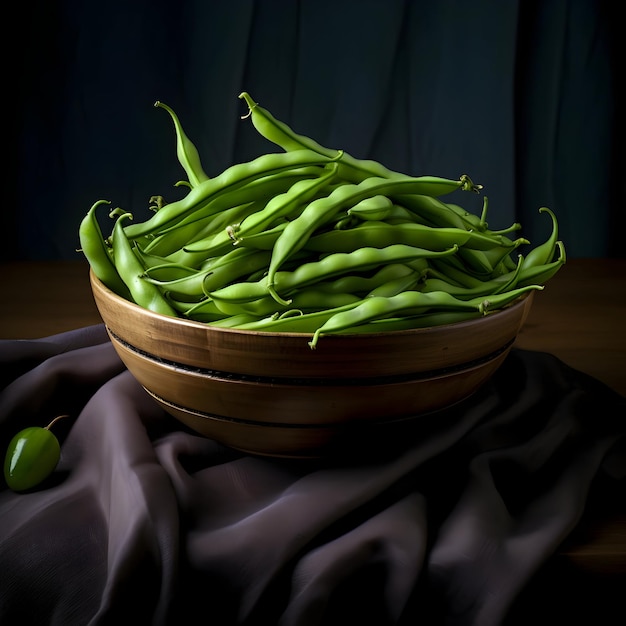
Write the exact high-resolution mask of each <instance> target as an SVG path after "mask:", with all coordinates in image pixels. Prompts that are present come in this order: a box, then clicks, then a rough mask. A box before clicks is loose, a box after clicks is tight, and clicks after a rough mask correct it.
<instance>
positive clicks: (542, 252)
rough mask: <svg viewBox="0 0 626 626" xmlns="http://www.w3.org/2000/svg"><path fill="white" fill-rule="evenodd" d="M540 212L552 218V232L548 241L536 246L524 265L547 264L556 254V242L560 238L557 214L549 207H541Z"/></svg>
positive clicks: (527, 256)
mask: <svg viewBox="0 0 626 626" xmlns="http://www.w3.org/2000/svg"><path fill="white" fill-rule="evenodd" d="M539 212H540V213H547V214H548V215H549V216H550V218H551V219H552V232H551V233H550V236H549V237H548V239H546V241H544V242H543V243H542V244H540V245H538V246H535V247H534V248H533V249H532V250H531V251H530V252H529V253H528V254H527V255H526V258H525V259H524V267H532V266H534V265H545V264H546V263H548V262H549V261H551V260H552V257H553V256H554V250H555V247H556V242H557V240H558V238H559V225H558V222H557V219H556V215H555V214H554V213H553V212H552V211H551V210H550V209H548V208H547V207H541V208H540V209H539Z"/></svg>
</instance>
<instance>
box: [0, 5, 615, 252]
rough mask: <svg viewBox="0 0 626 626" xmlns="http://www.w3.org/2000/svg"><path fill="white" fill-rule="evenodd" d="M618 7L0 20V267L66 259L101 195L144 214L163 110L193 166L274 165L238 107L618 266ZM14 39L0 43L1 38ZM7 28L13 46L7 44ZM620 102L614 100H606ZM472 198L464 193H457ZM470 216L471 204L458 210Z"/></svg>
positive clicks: (33, 14)
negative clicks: (454, 183) (0, 263)
mask: <svg viewBox="0 0 626 626" xmlns="http://www.w3.org/2000/svg"><path fill="white" fill-rule="evenodd" d="M617 8H618V3H611V2H608V1H607V0H541V1H539V0H525V1H521V0H508V1H507V2H501V1H500V0H485V1H481V0H474V1H473V2H469V1H466V2H463V1H461V0H438V1H436V2H425V1H422V0H358V1H357V0H352V1H350V0H332V1H331V0H228V1H221V0H220V1H217V0H215V1H212V0H211V1H210V0H184V1H179V2H172V1H167V0H132V1H131V2H129V1H128V0H111V1H109V2H107V3H96V2H87V1H84V0H59V1H56V2H49V1H48V2H42V1H36V0H35V1H32V2H30V3H27V4H24V5H22V6H18V7H16V11H17V14H16V16H17V19H15V20H14V21H11V22H9V21H8V20H7V21H5V22H4V30H5V37H4V38H3V40H4V43H3V46H4V54H3V64H4V68H5V71H4V100H5V105H6V106H7V109H6V111H7V118H6V119H5V122H6V130H5V132H6V136H7V137H8V144H7V145H8V150H7V152H8V159H7V160H8V165H5V168H7V167H8V170H6V169H5V173H6V174H7V175H6V178H5V181H6V182H7V185H8V188H9V192H8V194H7V196H5V202H4V203H3V204H4V210H3V212H4V216H3V222H4V225H5V229H4V232H5V237H4V241H3V246H2V247H1V250H2V252H1V254H2V257H1V258H2V259H4V260H17V259H73V258H81V257H80V254H79V253H77V252H76V249H77V247H78V232H77V231H78V225H79V222H80V220H81V219H82V217H83V215H84V214H85V213H86V211H87V210H88V209H89V207H90V206H91V205H92V204H93V203H94V202H95V201H97V200H99V199H107V200H110V201H111V202H112V205H113V206H121V207H123V208H125V209H127V210H130V211H132V212H133V213H134V214H135V216H136V219H140V218H142V217H145V216H147V211H148V199H149V198H150V196H152V195H155V194H159V195H163V196H165V197H166V198H170V199H175V197H178V196H177V195H176V194H180V190H178V189H177V188H176V187H174V184H175V183H176V182H177V181H178V180H180V179H181V178H183V177H184V172H183V171H182V169H181V167H180V165H179V164H178V161H177V159H176V152H175V143H174V131H173V127H172V125H171V121H170V120H169V118H168V116H167V114H166V113H165V112H164V111H163V110H159V109H155V108H153V106H152V105H153V103H154V101H155V100H157V99H158V100H162V101H163V102H165V103H167V104H169V105H170V106H171V107H173V108H174V109H175V111H176V112H177V113H178V115H179V117H180V119H181V122H182V123H183V126H184V127H185V129H186V131H187V134H188V135H189V136H190V138H191V139H192V140H193V141H194V143H195V144H196V145H197V147H198V149H199V152H200V155H201V157H202V160H203V164H204V167H205V170H206V171H207V173H209V175H214V174H217V173H219V172H220V171H221V170H223V169H224V168H226V167H227V166H229V165H231V164H233V163H234V162H238V161H242V160H248V159H251V158H253V157H255V156H258V155H259V154H262V153H264V152H272V151H276V150H277V148H276V146H274V145H273V144H269V143H268V142H267V141H265V140H263V139H261V138H260V137H259V136H258V134H257V133H256V131H255V130H254V129H253V127H252V125H251V123H250V122H249V120H247V121H246V120H242V119H241V116H242V115H243V114H244V113H245V112H246V107H245V105H244V103H243V102H242V101H241V100H239V99H238V97H237V96H238V95H239V93H240V92H241V91H244V90H245V91H248V92H250V94H251V95H252V96H253V98H254V99H255V100H257V101H258V102H259V103H260V104H262V105H263V106H264V107H266V108H267V109H269V110H270V111H271V112H272V113H274V115H275V116H276V117H278V118H279V119H282V120H283V121H285V122H287V123H288V124H290V125H291V126H292V127H293V128H294V129H295V130H296V131H297V132H300V133H302V134H305V135H309V136H311V137H313V138H315V139H316V140H317V141H318V142H320V143H322V144H325V145H327V146H328V147H332V148H337V149H339V148H341V149H344V150H346V151H347V152H350V153H351V154H353V155H354V156H358V157H362V158H372V159H375V160H378V161H381V162H383V163H384V164H385V165H387V166H388V167H390V168H395V169H398V170H400V171H403V172H406V173H409V174H414V175H422V174H434V175H438V176H445V177H451V178H456V177H457V176H459V175H460V174H463V173H467V174H469V175H470V176H471V177H472V178H473V179H474V180H475V181H476V182H479V183H482V184H483V185H484V186H485V187H484V195H486V196H487V197H488V198H489V206H490V213H489V225H490V227H493V228H504V227H506V226H508V225H510V224H511V223H512V222H514V221H519V222H520V223H521V224H522V227H523V228H522V231H521V234H522V235H523V236H525V237H526V238H528V239H529V240H530V241H531V243H532V244H535V243H539V242H540V241H541V240H542V238H543V237H545V236H546V235H547V233H548V231H549V227H550V224H549V220H548V219H547V218H546V217H545V215H543V214H540V213H539V208H540V207H541V206H548V207H550V208H552V209H553V210H554V211H555V212H556V214H557V216H558V218H559V223H560V230H561V238H562V239H563V240H564V242H565V244H566V248H567V252H568V256H569V257H570V258H571V257H594V256H597V257H600V256H611V257H623V256H624V249H623V246H621V243H620V239H621V234H620V233H621V231H622V230H623V226H624V221H625V220H624V211H623V202H624V186H623V184H622V183H621V181H620V178H619V176H620V175H621V173H622V172H623V171H624V163H623V158H622V156H621V138H622V137H623V134H624V128H623V122H622V121H621V119H620V117H619V111H620V110H621V108H623V107H622V104H621V103H620V101H619V100H618V98H621V97H622V96H620V95H619V93H618V91H619V90H618V89H617V80H618V77H619V75H620V68H618V66H617V61H618V59H619V50H618V48H621V47H623V43H622V40H623V37H622V36H621V35H620V34H619V32H618V24H619V20H618V19H617V13H616V12H617ZM11 31H13V33H12V32H11ZM10 34H12V36H11V37H9V35H10ZM622 102H623V100H622ZM468 196H469V194H468ZM464 201H465V203H466V207H467V208H468V209H469V210H471V211H473V212H479V211H480V208H481V206H482V199H481V198H480V197H468V198H464Z"/></svg>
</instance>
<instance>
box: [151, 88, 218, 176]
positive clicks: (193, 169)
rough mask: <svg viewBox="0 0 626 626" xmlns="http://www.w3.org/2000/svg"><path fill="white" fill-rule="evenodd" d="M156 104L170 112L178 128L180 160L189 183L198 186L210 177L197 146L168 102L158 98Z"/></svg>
mask: <svg viewBox="0 0 626 626" xmlns="http://www.w3.org/2000/svg"><path fill="white" fill-rule="evenodd" d="M154 106H155V107H161V108H162V109H165V110H166V111H167V112H168V113H169V114H170V117H171V118H172V121H173V122H174V128H175V130H176V153H177V155H178V160H179V162H180V164H181V165H182V166H183V169H184V170H185V172H186V173H187V177H188V178H189V184H190V185H191V186H192V187H197V186H198V185H199V184H200V183H202V182H204V181H205V180H208V178H209V177H208V176H207V175H206V174H205V172H204V170H203V169H202V163H201V162H200V155H199V154H198V150H197V149H196V146H195V145H194V144H193V143H192V142H191V141H190V139H189V137H187V135H186V134H185V131H184V130H183V127H182V125H181V123H180V121H179V119H178V116H177V115H176V113H174V111H173V110H172V109H171V108H170V107H169V106H167V104H163V103H162V102H159V101H158V100H157V101H156V102H155V103H154Z"/></svg>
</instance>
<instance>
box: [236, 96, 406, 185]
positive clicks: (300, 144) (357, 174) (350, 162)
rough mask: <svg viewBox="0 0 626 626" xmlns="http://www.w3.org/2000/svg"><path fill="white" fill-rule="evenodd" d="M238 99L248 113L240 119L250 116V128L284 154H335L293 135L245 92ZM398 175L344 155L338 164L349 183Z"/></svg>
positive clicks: (308, 138)
mask: <svg viewBox="0 0 626 626" xmlns="http://www.w3.org/2000/svg"><path fill="white" fill-rule="evenodd" d="M239 98H241V99H242V100H245V102H246V104H247V105H248V113H247V114H246V115H244V116H242V119H245V118H248V117H250V118H251V119H252V124H253V126H254V127H255V128H256V130H257V131H258V132H259V134H260V135H261V136H262V137H263V138H264V139H267V140H268V141H270V142H272V143H273V144H275V145H277V146H279V147H281V148H282V149H283V150H285V151H286V152H291V151H294V150H303V149H304V150H312V151H314V152H317V153H318V154H321V155H324V156H327V157H331V156H332V155H333V154H336V153H337V151H336V150H332V149H330V148H326V147H324V146H322V145H321V144H319V143H318V142H317V141H315V140H314V139H311V138H310V137H306V136H305V135H299V134H297V133H295V132H294V131H293V130H292V129H291V127H289V126H288V125H287V124H285V123H284V122H282V121H280V120H278V119H276V118H275V117H274V116H273V115H272V114H271V113H270V112H269V111H268V110H267V109H264V108H263V107H261V106H259V104H258V103H256V102H255V101H254V100H253V99H252V97H251V96H250V94H248V93H247V92H245V91H244V92H242V93H241V94H240V95H239ZM398 174H399V173H398V172H394V171H393V170H390V169H388V168H386V167H385V166H384V165H382V164H381V163H378V162H377V161H372V160H367V159H356V158H354V157H353V156H351V155H350V154H347V153H345V152H344V154H343V157H342V159H341V162H340V164H339V176H340V177H341V178H343V179H344V180H347V181H349V182H352V183H359V182H361V181H362V180H365V179H366V178H370V177H371V176H376V177H381V178H393V177H394V176H397V175H398ZM401 175H403V174H401Z"/></svg>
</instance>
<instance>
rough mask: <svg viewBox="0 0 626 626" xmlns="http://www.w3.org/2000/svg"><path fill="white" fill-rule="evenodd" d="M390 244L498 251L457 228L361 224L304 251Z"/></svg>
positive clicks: (491, 242)
mask: <svg viewBox="0 0 626 626" xmlns="http://www.w3.org/2000/svg"><path fill="white" fill-rule="evenodd" d="M393 243H403V244H406V245H409V246H417V247H422V248H429V249H431V250H445V249H446V248H449V247H451V246H453V245H454V244H456V245H458V246H459V247H467V248H472V249H478V250H489V249H491V248H496V247H501V243H500V240H499V239H498V238H496V237H489V236H487V235H485V234H482V233H477V232H475V231H469V230H463V229H461V228H454V227H451V228H434V227H432V226H424V225H423V224H417V223H412V222H410V223H402V224H388V223H387V222H374V221H372V222H364V223H362V224H359V226H356V227H354V228H348V229H345V230H330V231H327V232H324V233H320V234H319V235H314V236H313V237H311V238H310V239H309V240H308V241H307V243H306V244H305V246H304V247H305V249H307V250H313V251H318V252H329V251H336V252H350V251H352V250H355V249H356V248H360V247H364V246H372V247H378V248H380V247H383V246H388V245H391V244H393Z"/></svg>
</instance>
